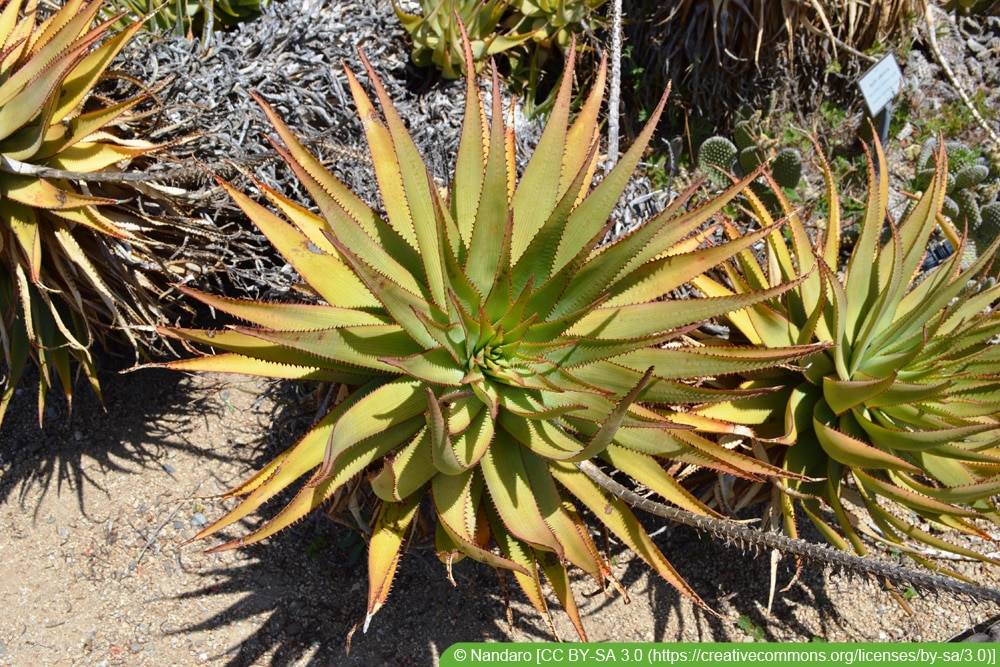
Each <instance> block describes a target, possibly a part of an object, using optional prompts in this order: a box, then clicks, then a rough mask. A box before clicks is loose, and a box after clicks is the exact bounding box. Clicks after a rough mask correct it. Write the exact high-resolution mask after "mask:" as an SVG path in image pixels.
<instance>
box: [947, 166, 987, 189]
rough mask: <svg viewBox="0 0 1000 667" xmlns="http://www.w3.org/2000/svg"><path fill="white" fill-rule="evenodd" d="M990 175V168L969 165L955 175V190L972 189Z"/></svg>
mask: <svg viewBox="0 0 1000 667" xmlns="http://www.w3.org/2000/svg"><path fill="white" fill-rule="evenodd" d="M989 175H990V168H989V167H986V166H983V165H981V164H970V165H968V166H966V167H963V168H962V169H961V170H960V171H958V172H956V173H955V189H956V190H961V189H965V188H974V187H976V186H977V185H979V184H980V183H982V182H983V181H985V180H986V177H987V176H989Z"/></svg>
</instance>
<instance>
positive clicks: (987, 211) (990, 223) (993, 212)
mask: <svg viewBox="0 0 1000 667" xmlns="http://www.w3.org/2000/svg"><path fill="white" fill-rule="evenodd" d="M979 215H980V218H981V221H980V223H979V229H978V230H976V239H977V240H979V242H980V244H981V245H983V246H986V245H989V244H990V243H993V241H994V240H995V239H996V238H997V237H998V236H1000V202H993V203H992V204H987V205H986V206H984V207H982V208H981V209H979Z"/></svg>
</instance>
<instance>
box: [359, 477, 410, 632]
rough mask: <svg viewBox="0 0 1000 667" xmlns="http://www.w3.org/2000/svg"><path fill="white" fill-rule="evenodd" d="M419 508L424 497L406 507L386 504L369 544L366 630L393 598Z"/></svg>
mask: <svg viewBox="0 0 1000 667" xmlns="http://www.w3.org/2000/svg"><path fill="white" fill-rule="evenodd" d="M419 506H420V496H419V495H416V494H414V495H413V496H412V497H411V498H409V499H408V500H406V501H405V502H402V503H392V502H384V503H382V508H381V509H380V510H379V513H378V518H377V519H376V520H375V525H374V526H373V528H372V537H371V540H369V542H368V553H369V556H368V616H367V617H366V618H365V630H367V629H368V624H369V623H370V622H371V618H372V616H374V615H375V613H376V612H377V611H378V610H379V609H380V608H381V607H382V605H383V604H384V603H385V600H386V598H388V597H389V589H390V588H391V587H392V580H393V579H394V578H395V576H396V568H397V567H398V565H399V556H400V550H401V549H402V547H403V539H404V538H405V537H406V531H407V530H408V529H409V527H410V524H411V523H413V519H414V517H415V516H416V515H417V508H418V507H419Z"/></svg>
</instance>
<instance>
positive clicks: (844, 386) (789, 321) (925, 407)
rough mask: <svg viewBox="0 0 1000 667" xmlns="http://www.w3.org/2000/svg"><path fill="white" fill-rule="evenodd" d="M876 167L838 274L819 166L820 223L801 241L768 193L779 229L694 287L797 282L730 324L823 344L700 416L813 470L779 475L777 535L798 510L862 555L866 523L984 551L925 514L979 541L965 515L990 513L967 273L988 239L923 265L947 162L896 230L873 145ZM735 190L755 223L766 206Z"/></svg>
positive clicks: (993, 295) (993, 397)
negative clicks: (756, 437)
mask: <svg viewBox="0 0 1000 667" xmlns="http://www.w3.org/2000/svg"><path fill="white" fill-rule="evenodd" d="M876 161H877V165H878V169H877V170H876V169H874V168H873V166H872V165H870V166H869V195H868V198H867V202H866V207H865V211H864V214H863V219H862V220H861V221H860V228H861V231H860V235H859V237H858V239H857V242H856V244H855V246H854V248H853V250H852V251H851V253H850V259H849V261H848V263H847V265H846V267H845V268H844V269H843V270H842V271H838V260H839V258H840V256H841V250H842V247H841V239H840V229H841V224H842V221H841V217H840V204H839V202H838V199H837V192H836V188H835V185H834V179H833V176H832V175H831V172H830V169H829V166H828V165H827V164H826V162H825V161H823V162H822V167H823V169H824V173H825V180H826V186H827V191H828V198H827V199H828V210H829V214H828V217H827V220H826V221H825V232H824V233H819V234H818V237H817V238H815V239H811V238H810V236H809V234H808V233H807V228H806V225H805V224H804V222H803V220H802V219H801V218H800V216H799V215H798V213H797V211H796V210H795V209H794V208H793V207H792V206H791V205H790V204H789V202H788V201H787V200H785V199H784V197H783V196H781V195H780V190H779V189H775V191H776V192H779V197H780V198H781V200H782V201H781V205H782V209H783V211H784V213H785V214H787V217H788V231H789V232H790V237H789V238H786V237H784V236H782V235H781V234H772V235H770V236H769V237H768V239H767V244H766V258H765V259H763V260H761V259H760V258H759V257H757V256H755V255H753V254H752V253H748V252H744V253H741V254H740V255H739V256H738V258H736V262H735V264H733V265H730V266H727V270H726V274H725V275H726V278H727V279H728V281H727V282H726V283H724V282H723V281H721V280H714V279H712V278H710V277H708V276H699V277H697V278H696V279H695V280H694V281H693V283H694V284H695V285H696V286H697V287H698V288H699V289H700V290H701V291H702V292H704V293H705V294H706V295H709V296H713V297H716V298H721V297H725V296H732V295H734V294H745V293H751V292H753V291H758V290H761V289H767V288H768V287H769V286H770V285H772V284H774V283H781V282H788V281H794V280H798V281H799V282H798V283H797V284H796V286H795V287H794V288H792V289H790V290H789V291H787V292H785V293H784V294H783V295H782V296H781V297H780V298H778V299H774V300H771V301H768V302H765V303H760V304H757V305H755V306H752V307H750V308H747V309H745V310H742V311H739V312H735V313H731V314H729V315H728V316H727V317H728V320H729V322H730V323H731V324H732V325H733V326H734V328H735V329H736V330H738V331H739V332H740V334H742V336H744V337H745V338H746V339H748V340H749V341H750V342H752V343H753V344H755V345H759V346H775V345H778V346H780V345H792V344H806V343H813V344H816V343H822V344H826V345H827V346H828V347H827V348H826V349H825V350H823V351H821V352H818V353H816V354H814V355H813V356H810V357H808V358H806V359H803V360H802V361H801V362H799V363H798V364H797V365H795V366H788V367H785V368H776V369H772V370H770V371H767V372H763V373H759V374H757V375H753V374H750V375H748V376H746V377H747V379H746V382H745V383H744V384H743V385H742V386H741V388H743V389H770V390H773V391H771V392H770V393H767V394H763V395H760V396H756V397H751V398H746V399H738V400H735V401H732V402H730V403H727V404H717V405H713V406H707V407H705V408H703V409H702V410H701V411H700V412H701V414H704V415H706V416H712V417H715V418H723V419H728V420H733V421H735V422H739V423H744V424H749V425H753V427H754V429H755V431H757V432H758V433H759V434H761V435H762V436H765V437H768V436H769V438H770V442H771V443H774V444H773V446H771V447H768V448H767V449H766V453H767V456H768V458H769V459H770V460H771V461H772V462H775V463H777V464H780V465H782V466H783V467H784V468H785V469H787V470H788V471H790V472H796V473H800V474H802V475H805V476H808V477H810V478H815V479H816V480H821V481H796V480H789V481H787V482H786V484H787V486H785V487H784V490H785V491H787V492H788V494H779V496H778V497H776V502H778V503H779V504H780V506H781V508H782V510H783V514H784V521H785V526H786V530H787V531H788V532H790V533H793V534H794V533H795V531H796V517H797V516H800V515H801V514H800V510H801V512H802V513H805V514H806V515H807V516H808V517H809V519H811V520H812V522H813V523H814V524H815V525H816V526H817V527H818V528H819V530H820V531H821V532H822V533H823V535H824V536H825V537H826V538H827V539H828V540H830V541H831V542H832V543H833V544H835V545H837V546H840V547H842V548H845V549H846V548H850V547H851V546H853V547H854V549H855V550H856V551H858V552H859V553H865V547H864V543H863V541H862V539H861V533H868V534H869V536H871V537H874V538H876V539H878V540H883V541H888V542H889V543H891V544H893V545H898V546H899V547H900V548H904V549H909V548H910V547H909V546H908V545H909V544H912V542H913V541H916V542H918V543H923V544H924V545H930V546H933V547H935V548H940V549H945V550H948V551H951V552H956V553H960V554H964V555H967V556H971V557H974V558H979V559H982V560H990V559H988V558H986V557H985V556H984V555H983V554H980V553H977V552H976V551H975V550H969V549H965V548H963V547H961V546H959V545H957V544H953V543H952V542H951V541H946V540H944V539H942V538H941V537H940V536H939V534H938V531H937V530H932V529H929V528H928V526H927V524H928V523H929V524H930V525H931V526H933V527H935V528H938V529H940V528H945V527H947V528H952V529H956V530H958V531H962V532H964V533H968V534H970V535H974V536H978V537H981V538H986V539H988V535H987V533H985V532H984V531H983V529H982V528H981V527H980V526H978V525H977V523H976V520H977V519H988V520H990V521H993V522H997V520H998V519H1000V515H998V514H997V511H996V507H995V505H994V502H993V501H992V500H991V497H992V496H995V495H996V494H997V493H998V492H1000V448H998V447H997V427H998V425H1000V421H998V417H1000V374H998V370H997V369H998V366H997V361H998V359H1000V347H998V346H997V345H996V340H997V338H996V337H997V334H998V333H1000V316H998V314H997V312H996V311H995V309H994V304H995V303H996V301H997V299H998V298H1000V288H997V287H988V286H986V285H985V284H983V283H981V282H979V283H977V281H981V279H982V274H983V271H984V269H985V267H986V264H987V262H988V259H987V258H988V257H990V256H992V255H993V254H994V252H995V250H996V246H997V244H996V243H994V244H993V247H992V248H991V249H990V252H989V253H985V254H984V255H983V257H981V258H980V259H978V260H977V261H976V262H975V263H973V264H972V265H971V266H969V267H968V268H967V269H965V270H962V268H961V264H960V262H961V257H962V253H961V252H960V251H959V252H957V253H955V254H954V255H952V256H951V257H950V258H949V259H948V260H947V261H945V262H944V263H943V264H941V265H940V266H938V267H936V268H934V269H933V270H931V271H927V272H923V271H922V269H921V266H922V262H923V258H924V255H925V253H926V250H927V247H928V241H929V239H930V237H931V234H932V232H933V231H934V229H935V226H936V225H937V224H938V222H939V221H941V220H942V218H941V207H942V202H943V200H944V197H945V191H946V189H947V183H948V176H947V160H946V158H945V156H944V153H943V151H941V152H940V153H939V155H938V157H937V169H936V172H935V174H934V177H933V179H932V180H931V183H930V185H929V186H928V187H927V189H926V191H925V192H924V193H923V195H922V196H921V197H920V198H919V200H918V201H916V202H915V203H914V205H913V206H912V207H910V209H909V211H908V213H907V214H906V216H905V218H904V219H903V220H901V221H899V222H898V224H896V223H895V222H894V221H893V220H891V218H889V217H888V216H887V205H888V196H889V184H888V180H887V175H886V174H887V173H888V169H887V168H886V164H885V157H884V155H883V153H882V149H881V147H880V146H879V145H878V144H876V145H875V148H874V158H873V160H871V161H870V162H872V163H874V162H876ZM748 197H750V199H751V202H752V205H753V209H754V211H753V212H754V214H755V215H756V216H757V217H758V219H760V220H761V221H762V223H763V224H765V225H766V224H768V223H769V222H770V218H769V216H768V213H767V211H766V209H765V208H764V207H763V206H761V204H760V202H759V201H754V200H753V197H752V196H751V195H748ZM731 231H732V233H735V230H731ZM834 526H838V527H839V531H838V530H837V529H835V527H834ZM845 536H846V538H847V539H846V540H845ZM912 555H913V557H914V558H915V559H917V560H918V561H920V562H924V563H926V561H925V560H924V558H923V557H922V556H920V555H919V553H918V552H915V553H913V554H912Z"/></svg>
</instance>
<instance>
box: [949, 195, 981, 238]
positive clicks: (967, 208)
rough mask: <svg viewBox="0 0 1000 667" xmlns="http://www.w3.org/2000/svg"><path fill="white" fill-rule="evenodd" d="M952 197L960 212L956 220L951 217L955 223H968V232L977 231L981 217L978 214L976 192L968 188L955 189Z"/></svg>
mask: <svg viewBox="0 0 1000 667" xmlns="http://www.w3.org/2000/svg"><path fill="white" fill-rule="evenodd" d="M953 198H954V199H955V202H956V203H957V204H958V209H959V212H960V213H959V218H958V219H957V220H955V219H954V218H953V220H954V221H955V224H956V225H959V226H961V225H963V224H965V225H968V227H969V232H970V233H971V232H973V231H977V230H978V229H979V224H980V223H981V222H982V221H983V219H982V216H981V215H980V214H979V200H978V199H976V193H975V192H973V191H972V190H969V189H968V188H963V189H961V190H956V191H955V194H954V195H953Z"/></svg>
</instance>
